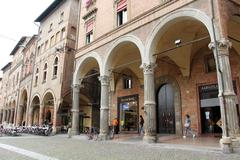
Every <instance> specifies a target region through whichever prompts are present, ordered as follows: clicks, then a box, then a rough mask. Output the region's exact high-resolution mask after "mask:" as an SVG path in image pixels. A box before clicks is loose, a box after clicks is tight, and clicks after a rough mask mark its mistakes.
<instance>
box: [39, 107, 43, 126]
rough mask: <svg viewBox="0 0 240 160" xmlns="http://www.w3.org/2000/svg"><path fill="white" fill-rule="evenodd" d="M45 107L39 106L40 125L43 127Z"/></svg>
mask: <svg viewBox="0 0 240 160" xmlns="http://www.w3.org/2000/svg"><path fill="white" fill-rule="evenodd" d="M43 116H44V106H43V104H40V106H39V125H40V126H42V125H43V121H44V119H43V118H44V117H43Z"/></svg>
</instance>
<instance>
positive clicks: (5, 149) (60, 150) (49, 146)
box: [0, 135, 240, 160]
mask: <svg viewBox="0 0 240 160" xmlns="http://www.w3.org/2000/svg"><path fill="white" fill-rule="evenodd" d="M11 147H12V148H11ZM30 159H39V160H239V159H240V155H239V154H223V153H222V152H221V150H220V148H219V147H205V146H192V145H185V144H166V143H157V144H144V143H142V141H141V140H139V137H135V139H134V138H133V139H131V141H130V140H127V139H124V138H122V137H121V138H120V137H119V138H117V137H116V139H115V140H113V141H92V140H86V137H84V136H74V137H73V138H70V139H69V138H67V135H56V136H50V137H41V136H20V137H14V138H7V137H0V160H30Z"/></svg>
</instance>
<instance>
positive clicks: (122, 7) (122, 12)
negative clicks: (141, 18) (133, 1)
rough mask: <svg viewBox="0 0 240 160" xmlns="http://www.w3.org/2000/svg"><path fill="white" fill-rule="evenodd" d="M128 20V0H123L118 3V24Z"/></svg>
mask: <svg viewBox="0 0 240 160" xmlns="http://www.w3.org/2000/svg"><path fill="white" fill-rule="evenodd" d="M126 22H127V0H121V1H120V2H118V4H117V26H120V25H122V24H124V23H126Z"/></svg>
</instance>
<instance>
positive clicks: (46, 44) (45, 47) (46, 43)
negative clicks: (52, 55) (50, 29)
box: [44, 40, 48, 51]
mask: <svg viewBox="0 0 240 160" xmlns="http://www.w3.org/2000/svg"><path fill="white" fill-rule="evenodd" d="M47 49H48V40H46V42H45V46H44V50H45V51H46V50H47Z"/></svg>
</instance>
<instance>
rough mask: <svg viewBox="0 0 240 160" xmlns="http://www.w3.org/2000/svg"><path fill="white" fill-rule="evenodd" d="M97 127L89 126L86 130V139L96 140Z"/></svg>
mask: <svg viewBox="0 0 240 160" xmlns="http://www.w3.org/2000/svg"><path fill="white" fill-rule="evenodd" d="M98 134H99V129H98V128H97V127H91V128H89V130H88V131H87V137H88V140H95V141H96V140H98Z"/></svg>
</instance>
